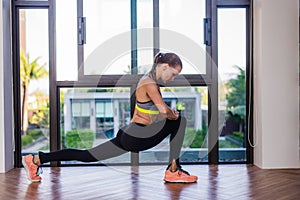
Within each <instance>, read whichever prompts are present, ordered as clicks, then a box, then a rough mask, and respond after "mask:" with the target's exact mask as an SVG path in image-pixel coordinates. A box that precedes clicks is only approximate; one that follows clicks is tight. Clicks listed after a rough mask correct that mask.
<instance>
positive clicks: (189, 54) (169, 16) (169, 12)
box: [159, 0, 206, 74]
mask: <svg viewBox="0 0 300 200" xmlns="http://www.w3.org/2000/svg"><path fill="white" fill-rule="evenodd" d="M205 17H206V0H189V1H188V2H187V1H185V0H165V1H159V22H160V28H161V29H163V30H165V31H163V32H162V33H161V34H160V48H161V49H162V50H165V51H175V52H176V51H178V53H179V54H182V55H181V56H182V58H183V65H184V68H183V70H182V74H205V73H206V46H205V45H204V43H203V38H204V35H203V33H204V29H203V27H204V24H203V19H204V18H205ZM177 34H178V35H177ZM179 35H180V37H179ZM193 45H195V46H193ZM187 49H189V50H188V51H187Z"/></svg>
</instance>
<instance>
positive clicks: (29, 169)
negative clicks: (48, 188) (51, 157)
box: [22, 155, 42, 182]
mask: <svg viewBox="0 0 300 200" xmlns="http://www.w3.org/2000/svg"><path fill="white" fill-rule="evenodd" d="M22 163H23V166H24V168H25V170H26V174H27V178H28V179H29V180H30V181H31V182H40V181H41V180H42V178H41V177H40V176H39V173H38V171H39V166H37V165H36V164H34V163H33V155H27V156H23V157H22Z"/></svg>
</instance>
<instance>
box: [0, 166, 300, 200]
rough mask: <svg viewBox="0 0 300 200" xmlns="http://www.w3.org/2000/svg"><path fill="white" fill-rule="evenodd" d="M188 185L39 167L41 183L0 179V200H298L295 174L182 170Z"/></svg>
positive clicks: (123, 170)
mask: <svg viewBox="0 0 300 200" xmlns="http://www.w3.org/2000/svg"><path fill="white" fill-rule="evenodd" d="M184 169H186V170H188V171H189V172H191V173H193V174H195V175H197V176H199V181H198V182H197V183H194V184H167V183H164V182H163V180H162V178H163V173H164V170H165V167H164V166H139V167H130V166H117V167H116V166H89V167H61V168H49V167H44V168H43V170H44V173H43V174H42V178H43V180H42V182H41V183H30V182H29V181H28V180H27V178H26V176H25V170H24V169H23V168H21V169H13V170H11V171H9V172H8V173H5V174H0V199H1V200H2V199H3V200H10V199H13V200H15V199H17V200H19V199H30V200H34V199H46V200H48V199H49V200H50V199H55V200H65V199H66V200H69V199H70V200H77V199H109V200H115V199H116V200H119V199H122V200H123V199H151V200H158V199H159V200H160V199H221V200H223V199H234V200H235V199H241V200H246V199H263V200H270V199H271V200H273V199H282V200H290V199H291V200H297V199H298V200H299V199H300V170H298V169H297V170H292V169H291V170H262V169H259V168H257V167H255V166H252V165H186V166H184Z"/></svg>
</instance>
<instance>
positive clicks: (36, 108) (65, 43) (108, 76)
mask: <svg viewBox="0 0 300 200" xmlns="http://www.w3.org/2000/svg"><path fill="white" fill-rule="evenodd" d="M236 3H237V4H238V5H235V2H232V1H216V0H190V1H183V0H164V1H158V0H89V1H85V0H65V1H30V2H29V1H25V0H23V1H13V4H12V5H13V9H12V10H13V12H17V13H13V16H18V17H17V18H16V19H15V18H13V20H16V22H15V21H14V22H13V23H12V24H13V30H16V31H19V32H18V33H17V34H16V35H15V36H14V38H13V43H14V44H17V45H14V50H16V52H19V54H20V57H21V62H20V66H19V67H20V76H19V77H17V81H20V83H21V89H20V92H19V88H17V87H14V89H15V91H17V94H20V100H19V99H18V98H17V99H16V102H17V104H16V105H20V106H19V107H20V109H18V110H19V112H20V113H17V114H16V119H15V120H21V121H22V122H21V123H19V125H18V126H21V127H15V128H16V130H19V129H20V130H22V131H21V132H22V142H23V145H22V151H23V153H24V152H25V153H29V152H36V151H38V150H44V151H49V146H51V151H52V150H53V151H54V150H58V149H64V148H79V149H86V148H90V147H94V146H96V145H98V144H101V143H103V142H106V141H107V140H109V139H110V138H113V137H114V136H115V135H116V133H117V131H118V130H119V128H120V127H122V126H125V125H127V124H129V123H130V120H131V117H132V116H131V114H132V111H133V110H134V106H135V105H134V103H133V102H134V100H135V97H134V96H131V95H132V94H133V91H134V89H135V87H136V84H137V81H138V79H139V78H140V77H141V75H142V74H144V73H145V72H147V71H148V70H149V69H150V68H151V67H152V64H153V56H154V53H156V52H158V51H161V52H174V53H176V54H178V55H179V56H180V57H181V59H182V61H183V70H182V73H181V74H183V75H180V76H178V77H177V78H176V80H175V81H174V82H173V83H171V84H170V85H169V87H162V88H161V90H162V94H163V98H164V100H165V101H166V103H167V104H168V105H169V106H170V107H171V108H177V109H178V110H180V112H181V114H182V115H184V116H185V117H186V119H187V129H186V138H185V142H184V146H183V148H182V157H181V159H182V161H185V162H206V161H208V162H210V163H217V162H232V161H238V162H244V161H246V138H248V137H247V136H246V134H245V133H246V122H245V119H246V102H245V101H246V100H245V99H246V73H245V72H246V69H247V67H249V66H246V58H247V55H246V48H247V46H246V44H249V42H247V38H246V26H247V20H248V18H247V17H248V16H247V15H248V13H249V12H248V10H247V9H248V7H247V6H249V5H248V4H249V1H248V0H239V1H236ZM52 4H53V5H52ZM28 5H30V7H28ZM239 6H242V7H243V8H239ZM215 9H216V10H217V12H215ZM15 24H16V25H15ZM17 26H18V27H17ZM207 40H209V42H208V43H209V44H208V43H206V44H204V41H207ZM49 44H50V45H49ZM211 58H213V59H211ZM14 59H15V60H18V59H19V55H18V54H16V55H14ZM214 60H215V61H216V60H218V67H216V68H213V67H214V66H215V64H214V62H213V61H214ZM30 65H34V66H36V67H40V69H42V71H43V72H44V73H43V75H41V74H35V73H34V72H30V73H28V71H26V67H28V66H30ZM17 67H18V64H17ZM16 69H17V71H16V72H18V70H19V68H16ZM216 70H218V76H216V74H215V72H216ZM40 72H41V71H40ZM48 72H50V73H48ZM26 73H28V74H27V75H28V76H29V77H30V78H26V77H25V76H24V74H26ZM48 76H49V78H48ZM24 77H25V78H24ZM217 77H218V78H217ZM28 80H29V81H28ZM26 81H27V82H26ZM23 83H25V84H23ZM22 84H23V85H22ZM26 84H27V85H26ZM49 84H50V87H49ZM24 86H25V87H24ZM49 88H50V94H51V95H49ZM217 91H219V94H218V93H217ZM57 94H60V99H59V98H57V96H56V95H57ZM208 94H209V95H208ZM16 96H17V97H18V95H16ZM50 103H51V104H50ZM57 106H60V107H59V108H57ZM218 106H219V107H218ZM50 107H51V108H50ZM50 109H51V112H50ZM26 112H27V114H26ZM50 114H51V115H54V116H51V121H50V119H49V118H50V117H49V115H50ZM58 114H60V119H58V116H56V115H58ZM18 116H22V117H20V118H21V119H19V118H18ZM217 117H218V119H219V121H218V120H215V119H217ZM50 122H51V123H50ZM26 123H27V125H26ZM49 126H51V136H49ZM57 126H60V136H61V138H60V140H59V138H57V136H59V133H57V130H58V127H57ZM212 127H213V128H212ZM31 129H33V132H32V133H30V132H31ZM218 130H219V135H217V133H218ZM36 132H37V133H36ZM208 132H209V133H208ZM82 134H83V135H85V136H82ZM78 135H79V139H78V138H77V139H74V138H72V137H77V136H78ZM80 135H81V136H80ZM18 136H20V135H17V134H16V137H18ZM215 136H216V137H215ZM49 138H50V140H51V145H50V144H49ZM70 138H71V139H70ZM17 139H18V138H17ZM212 140H216V142H217V141H218V142H219V145H218V146H217V148H213V147H214V144H216V143H214V141H212ZM72 141H73V143H72ZM70 142H71V143H70ZM16 143H19V141H18V140H16ZM167 144H168V138H167V139H166V140H165V141H163V143H162V144H160V145H158V146H157V147H155V148H153V149H150V150H148V151H145V152H140V162H141V163H150V162H157V163H160V162H167V160H166V158H167V157H166V153H167V151H166V149H167V148H169V146H168V145H167ZM19 146H21V144H20V145H19ZM208 149H210V150H212V151H211V152H210V154H209V156H208V153H209V152H208ZM17 151H18V152H19V150H17ZM161 152H163V153H161ZM218 155H219V159H217V156H218ZM122 156H123V157H122ZM122 156H121V157H117V158H113V159H108V160H105V161H101V163H130V161H131V159H130V156H129V154H124V155H122ZM160 156H162V157H160ZM132 158H133V159H132V161H134V156H133V157H132ZM150 158H151V159H150ZM18 159H19V160H20V158H18ZM63 163H67V164H70V163H76V162H73V161H72V162H63ZM17 165H18V166H19V165H20V163H19V164H17Z"/></svg>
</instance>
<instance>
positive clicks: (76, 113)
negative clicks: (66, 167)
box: [60, 87, 130, 164]
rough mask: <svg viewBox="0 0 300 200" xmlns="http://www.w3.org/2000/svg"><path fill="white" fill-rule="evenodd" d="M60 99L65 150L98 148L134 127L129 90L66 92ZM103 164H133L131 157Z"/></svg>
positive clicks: (79, 89) (120, 157)
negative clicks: (121, 131) (120, 131)
mask: <svg viewBox="0 0 300 200" xmlns="http://www.w3.org/2000/svg"><path fill="white" fill-rule="evenodd" d="M60 95H61V102H60V104H61V121H62V122H63V123H62V124H61V127H62V129H61V136H62V137H61V138H62V145H61V148H62V149H64V148H78V149H89V148H92V147H95V146H97V145H99V144H101V143H104V142H106V141H108V140H109V139H111V138H113V137H115V136H116V134H117V132H118V131H119V129H120V127H122V126H124V125H128V124H129V123H130V107H129V105H130V104H129V101H130V90H129V88H120V87H115V88H76V87H74V88H69V89H68V88H62V89H61V90H60ZM100 162H101V163H105V164H109V163H129V162H130V156H129V154H124V155H121V156H118V157H115V158H111V159H107V160H104V161H100ZM63 163H65V164H66V163H68V164H70V163H78V162H76V161H72V162H71V161H68V162H63Z"/></svg>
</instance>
